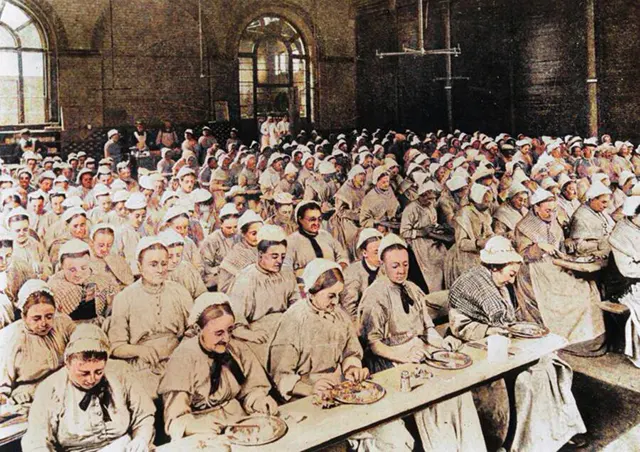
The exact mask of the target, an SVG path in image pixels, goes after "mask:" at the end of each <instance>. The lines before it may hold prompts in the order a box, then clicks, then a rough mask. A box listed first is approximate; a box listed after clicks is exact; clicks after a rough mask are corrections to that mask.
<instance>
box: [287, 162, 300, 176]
mask: <svg viewBox="0 0 640 452" xmlns="http://www.w3.org/2000/svg"><path fill="white" fill-rule="evenodd" d="M284 174H298V168H297V167H296V166H295V165H294V164H293V163H291V162H289V163H287V166H286V167H285V169H284Z"/></svg>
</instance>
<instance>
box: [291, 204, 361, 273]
mask: <svg viewBox="0 0 640 452" xmlns="http://www.w3.org/2000/svg"><path fill="white" fill-rule="evenodd" d="M294 216H295V218H296V221H297V222H298V231H297V232H294V233H293V234H291V235H290V236H289V237H288V239H287V243H288V246H287V264H288V265H291V266H292V267H293V270H294V271H295V272H296V275H298V276H300V275H301V274H302V271H303V270H304V267H305V266H306V265H307V264H308V263H309V262H311V261H312V260H313V259H315V258H324V259H329V260H332V261H334V262H337V263H339V264H340V265H341V266H342V267H343V268H346V266H347V265H348V264H349V259H348V256H347V253H346V251H345V250H344V248H342V245H340V243H339V242H338V241H337V240H336V239H334V238H333V236H332V235H331V234H329V233H328V232H327V231H325V230H324V229H321V224H322V207H321V206H320V204H318V203H317V202H315V201H302V202H300V204H298V206H297V207H296V210H295V213H294Z"/></svg>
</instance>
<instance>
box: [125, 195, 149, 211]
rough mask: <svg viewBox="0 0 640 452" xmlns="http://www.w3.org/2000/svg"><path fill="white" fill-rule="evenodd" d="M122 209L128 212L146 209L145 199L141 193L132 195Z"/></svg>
mask: <svg viewBox="0 0 640 452" xmlns="http://www.w3.org/2000/svg"><path fill="white" fill-rule="evenodd" d="M124 207H125V208H126V209H128V210H140V209H146V208H147V198H145V197H144V195H143V194H142V193H139V192H136V193H132V194H131V195H130V196H129V199H127V202H125V203H124Z"/></svg>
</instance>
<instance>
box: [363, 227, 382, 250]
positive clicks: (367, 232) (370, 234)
mask: <svg viewBox="0 0 640 452" xmlns="http://www.w3.org/2000/svg"><path fill="white" fill-rule="evenodd" d="M374 237H377V238H378V239H380V240H382V238H383V237H384V235H383V234H382V232H380V231H378V230H377V229H375V228H364V229H363V230H362V231H360V235H358V242H357V243H356V249H360V247H361V246H362V245H364V242H366V241H367V240H369V239H372V238H374Z"/></svg>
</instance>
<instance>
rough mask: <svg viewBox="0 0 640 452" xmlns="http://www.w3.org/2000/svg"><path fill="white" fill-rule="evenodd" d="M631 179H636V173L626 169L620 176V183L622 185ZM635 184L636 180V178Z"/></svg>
mask: <svg viewBox="0 0 640 452" xmlns="http://www.w3.org/2000/svg"><path fill="white" fill-rule="evenodd" d="M629 179H635V175H634V174H633V173H632V172H631V171H627V170H624V171H622V172H621V173H620V175H619V176H618V185H619V186H620V187H622V186H623V185H624V184H626V183H627V181H629ZM634 184H635V180H634Z"/></svg>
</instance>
